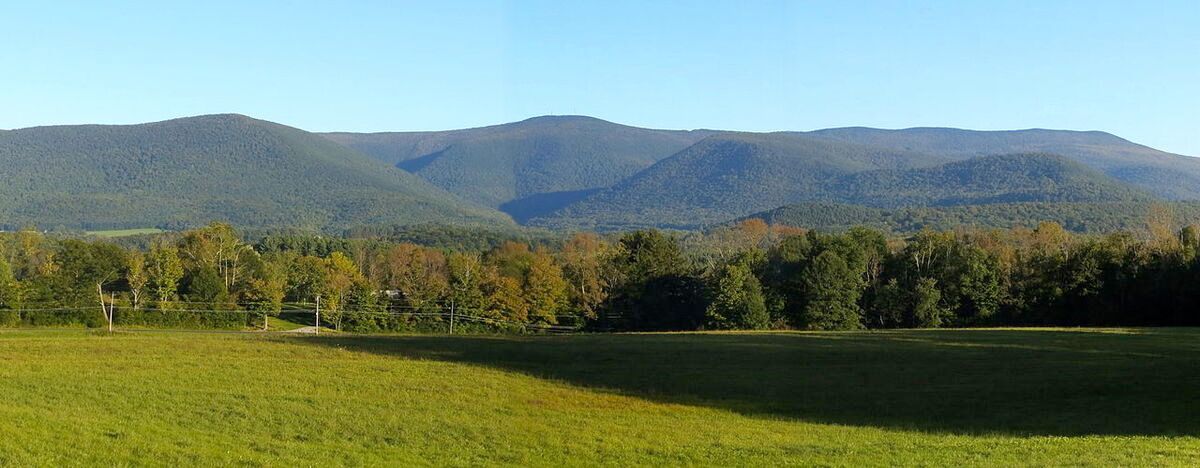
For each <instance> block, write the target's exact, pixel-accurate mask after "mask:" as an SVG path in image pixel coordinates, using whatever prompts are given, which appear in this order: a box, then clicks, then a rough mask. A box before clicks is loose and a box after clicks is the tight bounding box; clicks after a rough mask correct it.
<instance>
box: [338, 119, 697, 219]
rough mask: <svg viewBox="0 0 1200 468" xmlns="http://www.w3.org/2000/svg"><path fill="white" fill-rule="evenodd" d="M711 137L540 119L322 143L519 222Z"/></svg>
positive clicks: (344, 137) (596, 122)
mask: <svg viewBox="0 0 1200 468" xmlns="http://www.w3.org/2000/svg"><path fill="white" fill-rule="evenodd" d="M709 133H711V132H708V131H704V130H698V131H678V130H652V129H643V128H636V127H629V126H625V125H618V124H614V123H611V122H606V121H603V120H600V119H595V118H592V117H581V116H543V117H534V118H531V119H527V120H523V121H520V122H515V123H510V124H504V125H497V126H491V127H482V128H474V129H466V130H451V131H445V132H397V133H369V134H357V133H328V134H325V136H326V137H327V138H329V139H331V140H333V141H337V142H339V143H342V144H345V145H347V146H349V147H351V148H355V149H357V150H359V151H362V152H364V153H366V154H368V155H371V156H372V157H374V158H376V159H378V160H380V161H383V162H386V163H390V164H395V165H397V167H400V168H402V169H405V170H407V171H409V172H412V173H414V174H417V175H419V176H421V177H423V178H425V179H426V180H428V181H430V182H432V183H433V184H434V185H437V186H439V187H442V188H444V189H446V190H448V191H450V192H452V193H455V194H458V195H459V196H461V197H463V198H465V199H467V200H471V201H474V202H477V203H480V204H483V205H486V206H492V207H497V208H501V209H503V210H504V211H507V212H509V213H512V214H513V215H514V216H516V217H518V218H519V219H520V218H523V217H528V216H529V215H530V214H531V213H538V212H542V211H546V210H548V209H552V208H557V207H558V206H561V205H564V204H566V203H569V202H572V201H575V200H577V199H578V198H579V197H580V194H581V193H583V194H586V193H587V192H588V191H590V190H596V189H601V188H605V187H608V186H611V185H613V184H615V183H617V182H619V181H620V180H622V179H624V178H626V177H628V176H630V175H633V174H634V173H636V172H638V171H639V170H642V169H644V168H646V167H648V166H650V165H651V164H653V163H654V162H655V161H658V160H660V159H662V158H665V157H667V156H670V155H672V154H674V153H676V152H678V151H679V150H682V149H683V148H686V147H687V146H689V145H691V144H693V143H695V142H696V141H698V140H700V139H701V138H703V137H704V136H707V135H708V134H709ZM531 210H532V211H531Z"/></svg>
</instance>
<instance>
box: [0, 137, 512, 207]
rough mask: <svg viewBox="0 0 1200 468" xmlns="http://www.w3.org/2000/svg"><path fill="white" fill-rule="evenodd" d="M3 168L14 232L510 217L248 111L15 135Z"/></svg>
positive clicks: (1, 199)
mask: <svg viewBox="0 0 1200 468" xmlns="http://www.w3.org/2000/svg"><path fill="white" fill-rule="evenodd" d="M0 161H3V164H2V165H0V178H2V179H3V180H4V181H5V183H4V184H3V185H0V224H3V225H4V226H6V227H9V228H12V227H16V226H23V225H37V226H42V227H56V226H64V227H71V228H82V229H112V228H125V227H149V226H171V227H175V226H184V225H195V224H198V223H204V222H207V221H209V220H213V219H221V220H228V221H231V222H234V223H237V224H239V225H244V226H248V227H258V226H291V227H303V228H314V229H321V228H337V227H341V226H344V225H357V224H367V223H393V224H411V223H417V222H425V221H434V220H436V221H448V222H481V223H507V222H510V221H508V220H507V217H505V216H504V215H502V214H500V213H497V212H494V211H491V210H488V209H486V208H483V207H478V206H474V205H472V204H469V203H466V202H463V201H461V200H458V199H456V198H455V197H453V196H452V195H450V194H448V193H446V192H444V191H442V190H440V189H438V188H436V187H433V186H431V185H429V184H428V183H426V182H424V181H423V180H421V179H419V178H417V177H414V176H412V175H410V174H407V173H405V172H404V171H400V170H396V169H394V168H391V167H389V166H387V165H384V164H381V163H378V162H376V161H373V160H371V159H370V158H368V157H366V156H364V155H362V154H360V153H358V152H356V151H353V150H351V149H348V148H346V147H344V146H341V145H338V144H336V143H333V142H331V141H329V140H328V139H325V138H322V137H320V136H318V135H315V134H311V133H308V132H304V131H302V130H298V129H295V128H291V127H286V126H283V125H279V124H274V123H271V122H265V121H261V120H255V119H252V118H249V117H245V116H241V115H209V116H201V117H191V118H183V119H176V120H169V121H164V122H157V123H149V124H141V125H78V126H56V127H36V128H28V129H21V130H13V131H8V132H3V133H0Z"/></svg>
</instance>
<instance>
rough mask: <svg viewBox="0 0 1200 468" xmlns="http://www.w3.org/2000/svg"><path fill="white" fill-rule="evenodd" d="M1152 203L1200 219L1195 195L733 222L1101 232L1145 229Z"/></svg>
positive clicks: (800, 209)
mask: <svg viewBox="0 0 1200 468" xmlns="http://www.w3.org/2000/svg"><path fill="white" fill-rule="evenodd" d="M1154 205H1161V206H1162V207H1164V208H1166V209H1167V210H1168V212H1170V213H1171V214H1172V215H1173V216H1174V218H1175V219H1176V220H1177V223H1178V224H1180V225H1189V224H1193V223H1198V222H1200V202H1195V201H1174V202H1147V201H1124V202H1085V203H1071V202H1023V203H995V204H987V205H958V206H933V207H923V206H922V207H903V208H875V207H870V206H862V205H850V204H843V203H826V202H804V203H796V204H791V205H785V206H781V207H779V208H775V209H772V210H767V211H763V212H759V213H754V214H751V215H749V216H746V217H744V218H739V219H738V220H736V221H735V222H741V221H743V220H746V219H761V220H763V221H765V222H766V223H767V224H771V225H784V226H803V227H805V228H809V229H817V230H822V231H843V230H846V229H849V228H852V227H855V226H868V227H871V228H875V229H880V230H883V231H885V232H889V233H897V234H911V233H915V232H919V231H922V230H926V229H932V230H954V229H959V228H980V229H992V228H995V229H1009V228H1013V227H1024V228H1034V227H1037V225H1038V224H1039V223H1040V222H1042V221H1052V222H1055V223H1058V224H1060V225H1062V227H1063V228H1065V229H1067V230H1069V231H1074V232H1080V233H1088V234H1103V233H1111V232H1118V231H1127V232H1138V231H1143V230H1145V229H1146V224H1147V221H1148V218H1149V214H1150V213H1152V211H1153V207H1154Z"/></svg>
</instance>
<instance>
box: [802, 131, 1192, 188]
mask: <svg viewBox="0 0 1200 468" xmlns="http://www.w3.org/2000/svg"><path fill="white" fill-rule="evenodd" d="M806 134H807V135H809V136H812V137H814V138H822V139H828V140H834V141H843V142H850V143H859V144H866V145H872V146H882V147H888V148H897V149H907V150H911V151H919V152H928V153H936V154H942V155H946V156H949V157H954V158H958V159H968V158H972V157H977V156H986V155H992V154H1007V153H1053V154H1058V155H1062V156H1065V157H1067V158H1070V159H1072V160H1074V161H1077V162H1079V163H1082V164H1084V165H1087V166H1089V167H1092V168H1095V169H1097V170H1100V171H1101V172H1104V173H1105V174H1108V175H1109V176H1112V177H1113V178H1115V179H1117V180H1120V181H1122V182H1127V183H1129V184H1132V185H1135V186H1137V187H1140V188H1142V189H1144V190H1146V191H1148V192H1150V193H1153V194H1155V195H1158V196H1160V197H1163V198H1166V199H1172V200H1198V199H1200V158H1194V157H1190V156H1183V155H1178V154H1172V153H1167V152H1164V151H1159V150H1156V149H1154V148H1150V147H1147V146H1144V145H1139V144H1137V143H1133V142H1131V141H1129V140H1126V139H1123V138H1120V137H1118V136H1115V135H1112V134H1109V133H1105V132H1099V131H1069V130H1044V129H1029V130H1007V131H978V130H961V129H955V128H933V127H920V128H909V129H903V130H882V129H875V128H866V127H846V128H831V129H824V130H817V131H813V132H807V133H806Z"/></svg>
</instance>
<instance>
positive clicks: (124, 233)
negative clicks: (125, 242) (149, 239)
mask: <svg viewBox="0 0 1200 468" xmlns="http://www.w3.org/2000/svg"><path fill="white" fill-rule="evenodd" d="M163 232H167V231H164V230H162V229H158V228H135V229H112V230H106V231H87V233H88V234H89V235H93V236H97V237H107V238H110V239H111V238H116V237H128V236H139V235H143V234H159V233H163Z"/></svg>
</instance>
